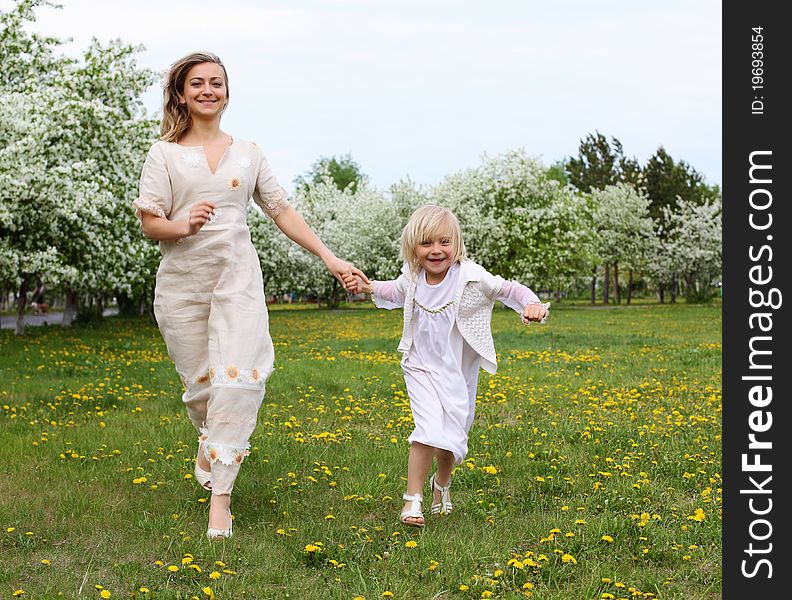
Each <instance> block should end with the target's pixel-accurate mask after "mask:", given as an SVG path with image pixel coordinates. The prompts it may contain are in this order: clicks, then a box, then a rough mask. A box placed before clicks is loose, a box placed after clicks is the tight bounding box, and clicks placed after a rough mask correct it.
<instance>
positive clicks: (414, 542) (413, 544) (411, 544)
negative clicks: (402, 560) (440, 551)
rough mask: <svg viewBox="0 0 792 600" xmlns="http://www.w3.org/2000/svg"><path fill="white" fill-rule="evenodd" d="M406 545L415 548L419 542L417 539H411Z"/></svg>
mask: <svg viewBox="0 0 792 600" xmlns="http://www.w3.org/2000/svg"><path fill="white" fill-rule="evenodd" d="M404 545H405V546H407V547H408V548H415V547H416V546H417V545H418V542H416V541H415V540H410V541H409V542H407V543H405V544H404Z"/></svg>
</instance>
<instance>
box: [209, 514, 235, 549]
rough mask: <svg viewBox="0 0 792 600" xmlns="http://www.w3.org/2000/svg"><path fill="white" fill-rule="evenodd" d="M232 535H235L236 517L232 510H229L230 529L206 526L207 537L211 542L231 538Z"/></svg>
mask: <svg viewBox="0 0 792 600" xmlns="http://www.w3.org/2000/svg"><path fill="white" fill-rule="evenodd" d="M232 535H234V517H233V516H232V515H231V511H230V510H229V511H228V529H214V528H212V527H207V528H206V537H207V538H208V539H209V541H210V542H214V541H217V540H222V539H225V538H230V537H231V536H232Z"/></svg>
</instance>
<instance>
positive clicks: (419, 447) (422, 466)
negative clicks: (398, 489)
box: [404, 442, 435, 523]
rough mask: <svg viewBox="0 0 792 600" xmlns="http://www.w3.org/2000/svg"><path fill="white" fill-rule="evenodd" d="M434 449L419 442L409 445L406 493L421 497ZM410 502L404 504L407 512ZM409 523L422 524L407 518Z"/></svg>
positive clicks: (420, 521)
mask: <svg viewBox="0 0 792 600" xmlns="http://www.w3.org/2000/svg"><path fill="white" fill-rule="evenodd" d="M434 450H435V449H434V448H432V446H426V445H425V444H421V443H420V442H413V443H412V444H410V457H409V459H408V460H407V493H408V494H410V495H412V494H421V495H423V486H424V481H426V475H427V473H429V467H431V466H432V459H433V458H434ZM410 504H411V503H410V502H409V501H408V502H405V503H404V510H409V508H410ZM409 519H410V520H411V521H414V522H416V523H423V521H422V520H421V519H418V518H413V517H409Z"/></svg>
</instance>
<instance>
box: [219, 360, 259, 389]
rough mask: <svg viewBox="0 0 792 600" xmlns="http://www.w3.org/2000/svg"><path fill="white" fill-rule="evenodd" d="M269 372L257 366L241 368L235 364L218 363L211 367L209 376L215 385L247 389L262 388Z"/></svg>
mask: <svg viewBox="0 0 792 600" xmlns="http://www.w3.org/2000/svg"><path fill="white" fill-rule="evenodd" d="M268 373H269V372H262V370H261V369H257V368H250V369H246V368H241V367H237V366H235V365H220V366H218V367H217V368H212V369H211V373H210V376H211V378H212V385H213V386H215V387H232V388H242V389H247V390H263V389H264V384H265V382H266V379H267V375H268Z"/></svg>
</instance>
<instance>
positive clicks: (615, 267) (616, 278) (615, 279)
mask: <svg viewBox="0 0 792 600" xmlns="http://www.w3.org/2000/svg"><path fill="white" fill-rule="evenodd" d="M613 292H614V294H615V295H616V304H621V290H620V289H619V263H617V262H614V263H613Z"/></svg>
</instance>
